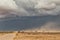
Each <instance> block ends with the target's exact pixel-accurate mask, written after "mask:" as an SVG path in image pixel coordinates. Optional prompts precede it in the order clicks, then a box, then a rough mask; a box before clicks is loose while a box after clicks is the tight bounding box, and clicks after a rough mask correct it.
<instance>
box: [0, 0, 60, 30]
mask: <svg viewBox="0 0 60 40" xmlns="http://www.w3.org/2000/svg"><path fill="white" fill-rule="evenodd" d="M17 16H18V18H17ZM24 16H27V17H28V18H26V17H24ZM31 16H32V17H31ZM33 16H39V17H36V18H35V17H33ZM21 17H22V18H21ZM30 17H31V18H30ZM16 18H17V19H16ZM23 18H24V20H23ZM2 19H3V20H2ZM5 19H6V20H5ZM18 19H19V20H18ZM18 21H19V22H18ZM21 21H22V22H21ZM26 22H27V23H26ZM25 23H26V24H25ZM12 24H13V25H12ZM16 24H17V25H16ZM18 24H20V25H18ZM24 24H25V25H24ZM31 24H32V26H31ZM22 25H24V26H25V27H21V26H22ZM1 26H2V27H1ZM11 26H13V28H14V27H15V29H16V28H17V29H18V28H19V27H20V29H23V28H24V29H28V30H29V28H30V27H31V28H33V29H35V30H46V31H47V30H55V31H60V30H59V29H60V0H3V1H2V0H0V30H2V29H4V28H5V30H7V29H9V28H11V29H13V28H12V27H11ZM17 26H18V27H17ZM27 26H29V27H27ZM8 27H9V28H8ZM6 28H7V29H6ZM31 28H30V30H31ZM11 29H10V30H11ZM15 29H14V30H15ZM17 29H16V30H17ZM33 29H32V30H33Z"/></svg>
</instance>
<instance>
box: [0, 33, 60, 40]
mask: <svg viewBox="0 0 60 40" xmlns="http://www.w3.org/2000/svg"><path fill="white" fill-rule="evenodd" d="M6 34H8V35H7V36H6ZM11 34H12V35H11ZM4 35H5V36H6V37H8V36H10V37H13V38H12V39H11V38H10V40H60V32H0V37H2V36H3V37H2V38H3V39H4ZM0 40H2V39H1V38H0ZM4 40H5V39H4ZM6 40H9V39H8V38H7V39H6Z"/></svg>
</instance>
